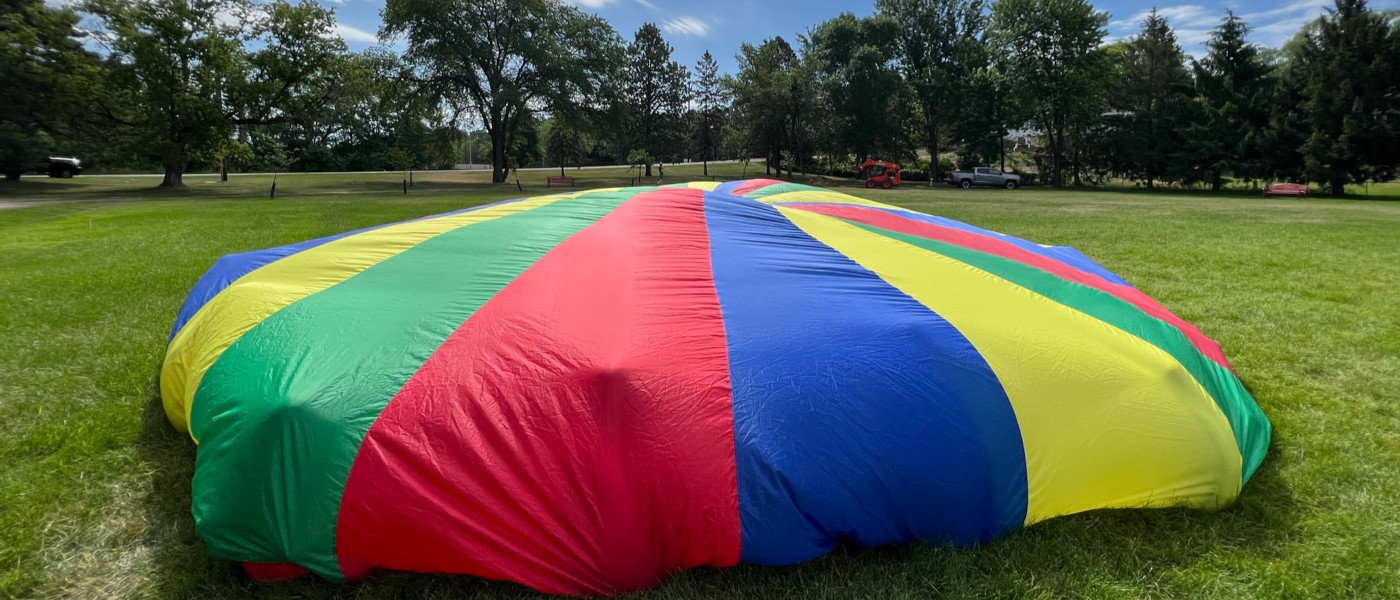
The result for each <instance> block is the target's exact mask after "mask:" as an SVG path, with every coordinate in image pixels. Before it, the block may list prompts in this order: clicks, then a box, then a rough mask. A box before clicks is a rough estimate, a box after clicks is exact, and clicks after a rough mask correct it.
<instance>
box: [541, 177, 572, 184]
mask: <svg viewBox="0 0 1400 600" xmlns="http://www.w3.org/2000/svg"><path fill="white" fill-rule="evenodd" d="M556 183H557V184H560V185H563V184H566V183H567V184H569V187H573V186H574V178H573V177H568V176H566V175H550V176H549V177H547V178H545V182H544V187H554V184H556Z"/></svg>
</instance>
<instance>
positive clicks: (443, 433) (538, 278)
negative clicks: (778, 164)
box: [336, 188, 740, 594]
mask: <svg viewBox="0 0 1400 600" xmlns="http://www.w3.org/2000/svg"><path fill="white" fill-rule="evenodd" d="M702 198H703V193H702V192H701V191H700V190H690V189H683V188H670V189H663V190H659V191H655V192H646V193H643V194H639V195H638V196H636V197H635V198H632V199H630V200H628V201H627V202H626V203H624V204H623V205H622V206H620V207H619V208H618V209H617V210H615V211H613V212H612V213H610V214H609V215H607V216H605V217H603V218H602V219H600V220H599V221H598V222H597V223H595V224H593V225H591V226H589V227H587V228H585V229H584V230H582V231H580V232H579V233H577V234H575V235H574V236H573V237H571V238H569V239H567V240H565V241H564V242H563V243H562V244H560V245H559V247H557V248H555V249H554V250H553V251H551V252H550V253H549V254H546V255H545V256H544V257H543V258H542V259H540V261H539V262H537V263H535V264H534V265H532V266H531V267H530V268H529V269H527V270H526V271H525V272H524V273H522V274H521V275H520V277H518V278H517V279H516V280H515V281H513V282H511V283H510V285H508V286H506V288H505V289H503V290H502V291H501V292H500V293H499V294H497V295H496V296H495V297H494V298H492V299H491V300H490V301H489V302H487V303H486V304H485V305H484V306H483V307H482V308H481V309H480V310H479V311H478V312H477V313H476V314H475V315H473V316H472V317H471V318H470V319H468V320H467V321H466V323H464V324H463V325H462V327H461V328H459V329H458V330H457V331H456V332H455V333H454V334H453V335H452V336H451V337H450V338H448V340H447V341H446V342H444V343H443V345H442V346H441V347H439V348H438V349H437V351H436V352H435V353H434V354H433V355H432V356H431V357H430V358H429V359H428V361H427V362H426V363H425V364H424V365H423V367H422V369H421V370H419V372H418V373H416V374H415V375H414V377H413V378H412V379H411V380H410V381H409V382H408V383H407V384H406V385H405V386H404V387H403V389H402V390H400V392H399V393H398V395H397V396H395V398H394V399H393V400H392V401H391V402H390V403H389V405H388V407H387V408H386V409H385V410H384V412H383V414H382V415H381V416H380V417H379V419H378V420H377V421H376V422H375V423H374V425H373V426H372V427H371V428H370V430H369V434H368V436H367V437H366V438H365V441H364V444H363V445H362V446H361V447H360V451H359V454H358V455H357V457H356V459H355V464H354V466H353V468H352V469H351V472H350V477H349V480H348V481H347V482H346V487H345V494H344V496H343V497H342V500H341V507H340V515H339V524H338V528H337V538H336V551H337V554H338V556H339V557H340V562H341V567H342V570H343V571H344V572H345V574H346V576H347V577H348V578H352V579H353V578H356V577H359V576H363V575H364V574H365V573H366V572H367V571H368V570H369V569H370V568H372V567H387V568H392V569H400V570H411V571H424V572H452V573H467V574H472V575H478V576H481V577H487V578H491V579H504V580H510V581H516V582H520V583H523V584H525V585H528V586H530V587H533V588H535V589H538V590H540V591H543V592H547V593H563V594H615V593H619V592H624V591H629V590H635V589H640V588H645V587H649V586H652V585H654V584H655V583H656V582H657V581H658V579H659V578H660V577H662V576H664V575H666V574H669V573H671V572H674V571H676V570H679V569H682V568H686V567H691V566H698V565H714V566H728V565H733V564H735V563H737V562H738V560H739V552H740V535H739V532H740V529H739V501H738V482H737V478H736V474H735V466H734V430H733V416H732V410H731V405H730V386H729V366H728V354H727V349H726V346H725V336H724V325H723V319H722V317H721V315H720V308H719V300H718V298H717V296H716V294H715V289H714V282H713V279H712V277H711V271H710V250H709V238H708V234H707V231H706V226H705V214H704V210H703V204H702Z"/></svg>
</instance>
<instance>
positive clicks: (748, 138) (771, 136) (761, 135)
mask: <svg viewBox="0 0 1400 600" xmlns="http://www.w3.org/2000/svg"><path fill="white" fill-rule="evenodd" d="M735 59H736V61H737V62H738V63H739V65H738V66H739V72H738V73H737V74H735V75H734V76H733V77H730V78H726V80H725V85H726V86H728V87H729V89H730V91H731V93H733V95H734V105H733V113H734V117H733V119H732V123H733V124H734V131H733V133H734V136H733V137H732V138H731V140H730V145H731V147H734V148H736V149H739V148H743V149H746V151H748V152H758V153H762V154H763V156H764V158H765V162H764V170H765V172H768V173H770V174H771V173H772V167H773V165H779V167H780V171H781V165H782V162H783V161H782V156H783V154H784V153H787V154H789V155H790V156H792V158H793V160H792V161H789V162H788V175H789V176H791V175H792V169H793V167H794V166H795V165H794V164H793V163H795V162H798V161H801V160H802V157H803V155H804V154H805V153H806V152H805V150H807V149H808V132H807V120H808V119H809V118H810V117H811V116H812V112H813V110H814V104H815V96H816V90H815V85H814V83H813V73H812V70H811V67H810V65H809V64H805V63H804V61H802V60H801V59H799V58H798V56H797V53H796V52H794V51H793V49H792V45H790V44H788V42H787V40H784V39H783V38H781V37H776V38H772V39H768V40H764V41H763V43H762V44H760V45H758V46H754V45H752V44H741V45H740V46H739V54H738V55H736V56H735Z"/></svg>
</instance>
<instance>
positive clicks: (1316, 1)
mask: <svg viewBox="0 0 1400 600" xmlns="http://www.w3.org/2000/svg"><path fill="white" fill-rule="evenodd" d="M1328 6H1332V2H1329V1H1328V0H1298V1H1297V2H1292V3H1289V4H1285V5H1283V6H1280V7H1278V8H1275V9H1273V10H1266V11H1263V12H1255V13H1248V14H1243V15H1240V18H1241V19H1244V22H1246V23H1253V22H1255V21H1258V20H1261V19H1272V18H1274V17H1283V16H1290V15H1297V14H1298V13H1309V14H1313V15H1318V14H1322V9H1323V8H1326V7H1328Z"/></svg>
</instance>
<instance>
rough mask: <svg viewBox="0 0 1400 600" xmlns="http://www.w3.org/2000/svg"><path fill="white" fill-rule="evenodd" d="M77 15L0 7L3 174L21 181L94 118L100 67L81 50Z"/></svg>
mask: <svg viewBox="0 0 1400 600" xmlns="http://www.w3.org/2000/svg"><path fill="white" fill-rule="evenodd" d="M77 23H78V16H77V15H76V14H75V13H74V12H73V11H72V10H69V9H67V8H55V7H51V6H48V5H46V4H45V3H43V2H41V1H39V0H10V1H6V2H4V3H0V82H3V83H0V173H3V174H4V175H5V178H6V179H19V176H20V174H21V173H22V172H24V171H26V170H29V169H32V168H34V167H35V166H38V165H39V164H41V163H40V161H42V160H43V158H44V157H43V152H44V150H46V149H47V147H48V146H49V145H50V141H51V140H53V139H54V138H55V137H65V136H71V135H73V134H74V133H75V131H76V130H78V129H82V125H84V124H85V123H86V118H87V117H88V116H89V115H90V112H89V110H88V109H87V104H88V101H89V100H91V99H92V98H93V97H95V96H96V93H97V92H96V86H97V83H98V64H97V60H96V57H95V56H93V55H92V54H91V53H89V52H87V51H85V50H83V47H82V44H81V42H80V41H79V39H78V37H77V36H78V33H77V32H76V31H75V29H74V27H75V26H76V25H77Z"/></svg>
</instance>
